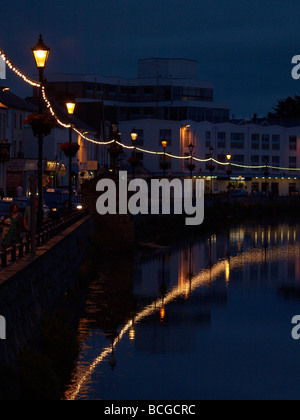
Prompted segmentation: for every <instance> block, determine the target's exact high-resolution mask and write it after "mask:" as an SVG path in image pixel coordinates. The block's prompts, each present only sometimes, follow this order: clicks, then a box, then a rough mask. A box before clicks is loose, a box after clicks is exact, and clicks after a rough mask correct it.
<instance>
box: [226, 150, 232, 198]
mask: <svg viewBox="0 0 300 420" xmlns="http://www.w3.org/2000/svg"><path fill="white" fill-rule="evenodd" d="M231 158H232V156H231V155H230V154H228V155H227V160H228V168H227V171H226V172H227V176H228V187H227V189H228V194H229V193H230V175H231V174H232V170H231Z"/></svg>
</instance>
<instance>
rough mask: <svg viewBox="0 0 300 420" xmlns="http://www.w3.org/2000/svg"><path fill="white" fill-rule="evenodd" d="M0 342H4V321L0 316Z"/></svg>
mask: <svg viewBox="0 0 300 420" xmlns="http://www.w3.org/2000/svg"><path fill="white" fill-rule="evenodd" d="M0 340H6V320H5V318H4V316H2V315H0Z"/></svg>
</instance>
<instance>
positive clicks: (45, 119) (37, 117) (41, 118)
mask: <svg viewBox="0 0 300 420" xmlns="http://www.w3.org/2000/svg"><path fill="white" fill-rule="evenodd" d="M24 124H29V125H36V124H44V125H48V126H51V127H54V126H55V124H56V120H55V118H54V117H53V116H52V115H51V114H49V113H44V114H36V113H34V114H29V115H27V117H26V118H25V120H24Z"/></svg>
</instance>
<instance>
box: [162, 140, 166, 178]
mask: <svg viewBox="0 0 300 420" xmlns="http://www.w3.org/2000/svg"><path fill="white" fill-rule="evenodd" d="M161 145H162V147H163V148H164V162H163V170H164V178H165V177H166V169H167V162H166V147H167V146H168V142H167V140H166V139H163V140H162V142H161Z"/></svg>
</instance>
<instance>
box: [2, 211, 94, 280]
mask: <svg viewBox="0 0 300 420" xmlns="http://www.w3.org/2000/svg"><path fill="white" fill-rule="evenodd" d="M86 215H87V212H86V211H80V212H76V213H72V214H70V215H68V216H66V217H63V218H61V219H59V220H57V221H51V222H48V223H47V224H45V226H44V227H43V230H42V231H41V232H39V233H37V234H36V247H37V248H39V247H41V246H42V245H44V244H46V243H47V242H48V241H49V240H50V239H52V238H54V237H55V236H56V235H58V234H60V233H61V232H63V231H64V230H66V229H67V228H68V227H70V226H72V225H73V224H74V223H76V222H78V221H79V220H80V219H82V218H83V217H85V216H86ZM30 253H31V239H30V238H28V237H27V238H26V239H24V240H23V241H22V242H20V243H18V244H16V245H14V246H12V247H10V248H7V249H4V250H2V251H1V252H0V272H1V270H3V269H4V268H7V267H9V266H11V265H12V264H14V263H15V262H17V261H19V260H21V259H22V258H24V257H25V256H28V255H30Z"/></svg>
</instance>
